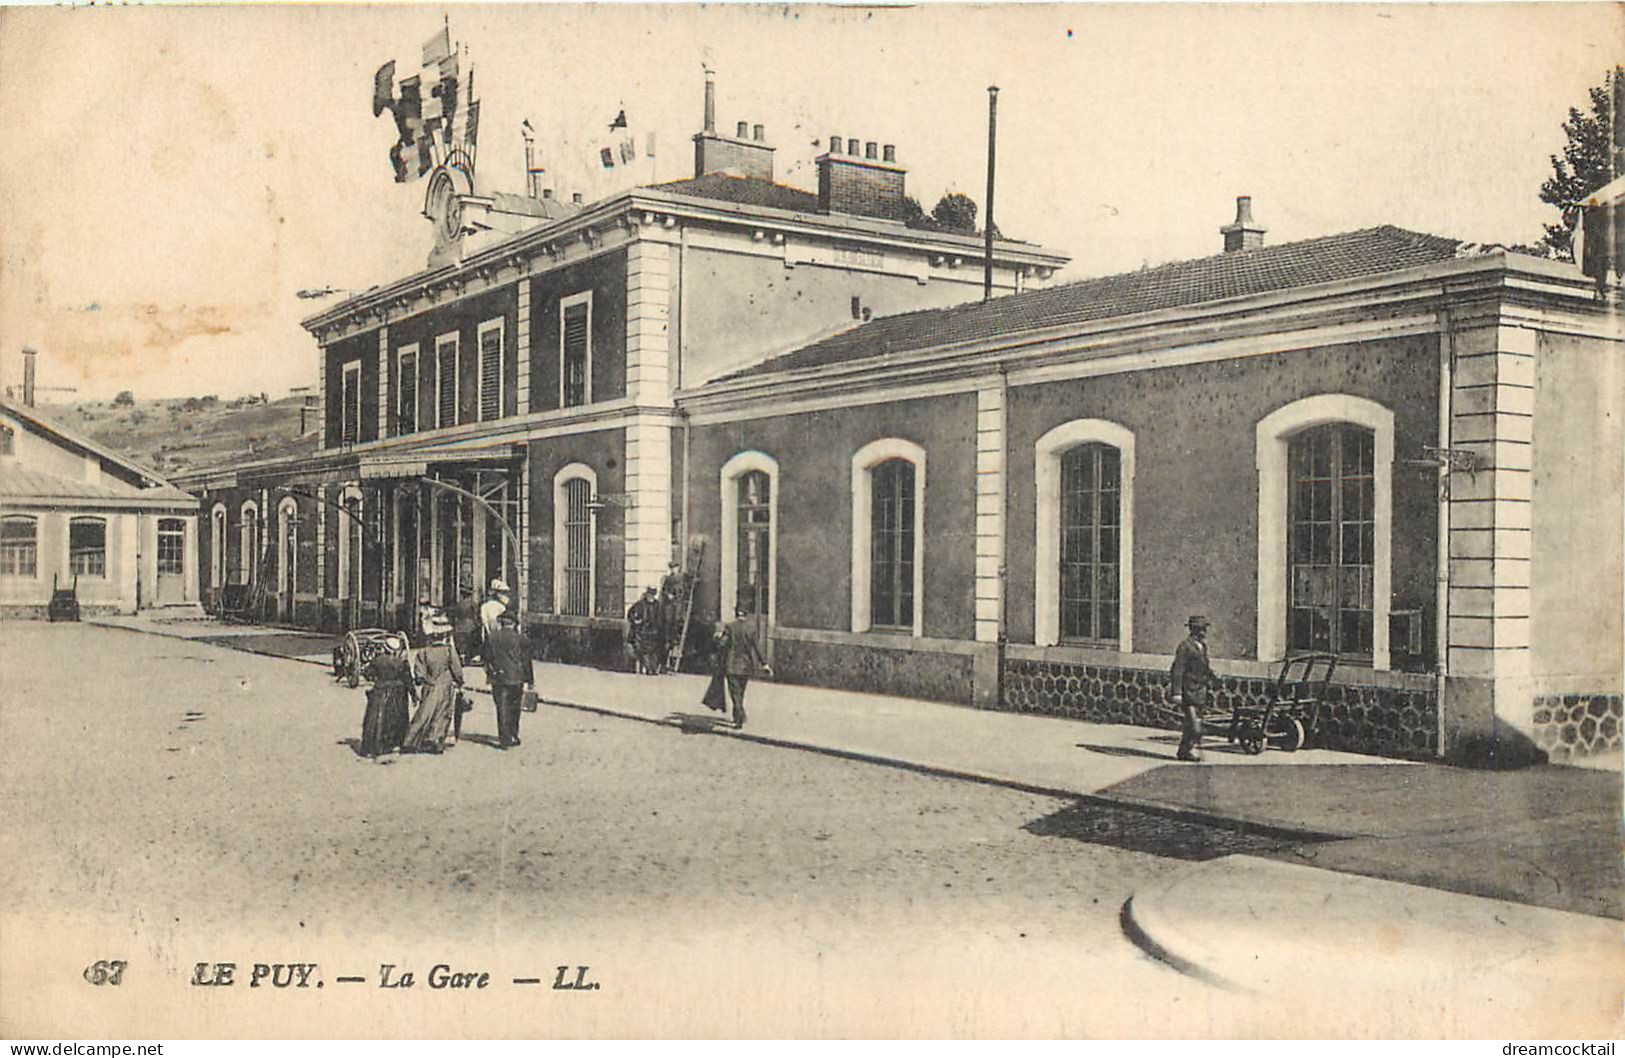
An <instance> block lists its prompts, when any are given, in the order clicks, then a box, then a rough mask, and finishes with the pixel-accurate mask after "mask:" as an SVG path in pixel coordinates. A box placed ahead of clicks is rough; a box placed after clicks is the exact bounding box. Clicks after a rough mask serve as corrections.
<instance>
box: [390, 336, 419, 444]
mask: <svg viewBox="0 0 1625 1058" xmlns="http://www.w3.org/2000/svg"><path fill="white" fill-rule="evenodd" d="M408 356H410V357H411V358H412V427H411V429H405V428H403V426H402V420H403V419H404V418H405V417H406V415H405V408H406V401H405V394H406V387H405V386H403V385H402V384H401V380H402V379H403V378H405V377H406V369H405V367H404V366H403V362H404V361H405V360H406V358H407V357H408ZM422 362H423V357H422V353H421V350H420V348H419V343H417V342H408V343H407V344H406V345H403V346H400V347H399V348H397V349H396V350H395V436H396V437H405V436H407V435H409V434H415V433H417V432H418V393H419V391H420V388H421V384H422V381H423V368H422Z"/></svg>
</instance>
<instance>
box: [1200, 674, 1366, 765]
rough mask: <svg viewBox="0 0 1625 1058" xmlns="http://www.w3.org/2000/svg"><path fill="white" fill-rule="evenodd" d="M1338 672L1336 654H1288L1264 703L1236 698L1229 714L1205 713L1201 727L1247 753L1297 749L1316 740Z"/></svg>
mask: <svg viewBox="0 0 1625 1058" xmlns="http://www.w3.org/2000/svg"><path fill="white" fill-rule="evenodd" d="M1336 670H1337V655H1336V654H1331V653H1326V652H1324V651H1309V652H1306V653H1302V654H1293V655H1290V656H1288V657H1287V658H1286V660H1284V661H1282V662H1281V672H1280V675H1278V676H1277V677H1276V678H1275V686H1274V687H1273V688H1271V691H1270V696H1269V699H1268V700H1267V701H1266V702H1265V703H1264V705H1263V706H1262V707H1259V706H1256V705H1242V704H1241V703H1240V702H1238V703H1237V704H1236V705H1235V707H1234V708H1233V709H1231V710H1230V712H1228V713H1225V712H1218V711H1215V712H1211V713H1204V714H1203V716H1202V726H1203V727H1205V728H1207V729H1208V730H1209V731H1212V732H1214V733H1215V734H1218V733H1222V734H1224V736H1225V737H1226V739H1227V740H1228V741H1230V742H1233V743H1235V744H1236V745H1239V746H1240V747H1241V749H1242V751H1243V752H1244V753H1253V754H1257V753H1262V752H1264V749H1265V747H1266V746H1268V747H1273V748H1275V749H1279V750H1284V751H1286V752H1287V753H1293V752H1296V751H1297V750H1299V749H1301V748H1303V747H1304V746H1307V745H1311V744H1313V743H1314V741H1315V735H1316V729H1317V728H1318V727H1319V724H1320V706H1321V702H1322V700H1323V699H1324V698H1325V696H1326V687H1327V686H1328V685H1329V684H1330V683H1331V680H1332V673H1333V672H1335V671H1336Z"/></svg>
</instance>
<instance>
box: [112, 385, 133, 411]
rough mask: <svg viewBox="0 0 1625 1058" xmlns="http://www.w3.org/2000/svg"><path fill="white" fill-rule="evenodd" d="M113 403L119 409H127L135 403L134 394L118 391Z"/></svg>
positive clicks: (127, 391)
mask: <svg viewBox="0 0 1625 1058" xmlns="http://www.w3.org/2000/svg"><path fill="white" fill-rule="evenodd" d="M113 403H114V404H117V405H119V406H120V407H129V406H130V405H131V404H134V403H135V394H134V393H131V392H130V391H129V390H127V389H126V390H120V391H119V395H118V396H116V397H114V398H113Z"/></svg>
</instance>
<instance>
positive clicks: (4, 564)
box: [0, 514, 39, 577]
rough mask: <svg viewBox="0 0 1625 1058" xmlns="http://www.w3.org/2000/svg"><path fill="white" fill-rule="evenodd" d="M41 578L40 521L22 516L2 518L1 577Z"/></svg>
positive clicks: (0, 528) (0, 522) (0, 520)
mask: <svg viewBox="0 0 1625 1058" xmlns="http://www.w3.org/2000/svg"><path fill="white" fill-rule="evenodd" d="M37 576H39V520H38V519H37V518H32V517H29V516H27V515H22V514H8V515H6V516H5V517H4V518H0V577H37Z"/></svg>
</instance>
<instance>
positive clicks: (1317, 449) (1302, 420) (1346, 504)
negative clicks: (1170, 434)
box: [1257, 393, 1394, 669]
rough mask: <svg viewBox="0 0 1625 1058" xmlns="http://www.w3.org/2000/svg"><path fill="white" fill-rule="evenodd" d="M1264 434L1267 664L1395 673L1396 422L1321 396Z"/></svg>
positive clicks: (1273, 416)
mask: <svg viewBox="0 0 1625 1058" xmlns="http://www.w3.org/2000/svg"><path fill="white" fill-rule="evenodd" d="M1257 435H1258V436H1257V441H1258V453H1257V457H1258V656H1259V658H1260V659H1261V660H1266V661H1268V660H1274V659H1277V658H1280V657H1282V656H1283V655H1284V654H1285V653H1286V652H1288V651H1295V650H1306V649H1316V650H1333V651H1336V652H1338V653H1339V654H1343V655H1345V656H1346V657H1348V658H1349V659H1350V660H1354V661H1361V662H1364V661H1367V660H1369V663H1370V664H1371V666H1372V667H1373V668H1377V669H1386V668H1388V664H1389V655H1388V614H1389V606H1390V600H1389V593H1390V590H1391V582H1392V570H1391V568H1390V561H1391V558H1390V556H1391V554H1392V548H1393V494H1392V481H1393V463H1394V415H1393V412H1391V411H1389V410H1388V409H1387V408H1384V407H1383V406H1382V405H1380V404H1378V403H1376V402H1375V401H1372V400H1367V399H1366V398H1364V397H1354V396H1349V395H1347V394H1342V393H1327V394H1320V395H1318V396H1314V397H1306V398H1304V399H1302V400H1297V401H1293V402H1292V403H1291V404H1288V405H1285V406H1284V407H1281V408H1278V409H1276V410H1275V411H1273V412H1271V413H1270V414H1269V415H1267V416H1265V417H1264V418H1263V419H1262V420H1260V421H1259V424H1258V428H1257Z"/></svg>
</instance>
